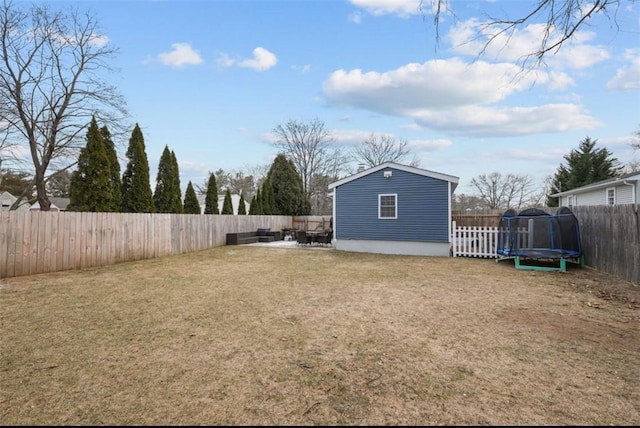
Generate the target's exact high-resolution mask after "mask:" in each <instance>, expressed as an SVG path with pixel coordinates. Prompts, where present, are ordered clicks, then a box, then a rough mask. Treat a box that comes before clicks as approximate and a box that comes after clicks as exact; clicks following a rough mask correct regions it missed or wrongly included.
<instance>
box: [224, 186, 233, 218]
mask: <svg viewBox="0 0 640 428" xmlns="http://www.w3.org/2000/svg"><path fill="white" fill-rule="evenodd" d="M222 214H233V202H232V201H231V190H229V189H227V191H226V192H224V202H223V203H222Z"/></svg>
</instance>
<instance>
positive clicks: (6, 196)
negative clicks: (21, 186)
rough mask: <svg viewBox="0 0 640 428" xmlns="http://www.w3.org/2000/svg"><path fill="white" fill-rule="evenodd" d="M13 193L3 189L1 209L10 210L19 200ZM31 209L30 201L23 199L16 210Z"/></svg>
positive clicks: (0, 201) (0, 199) (0, 196)
mask: <svg viewBox="0 0 640 428" xmlns="http://www.w3.org/2000/svg"><path fill="white" fill-rule="evenodd" d="M17 199H18V198H16V197H15V196H13V195H12V194H11V193H9V192H6V191H3V192H0V211H9V208H11V205H13V203H14V202H15V201H16V200H17ZM28 209H29V202H27V201H26V200H23V202H22V203H21V204H20V206H19V207H18V209H17V210H16V211H27V210H28Z"/></svg>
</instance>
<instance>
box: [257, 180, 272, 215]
mask: <svg viewBox="0 0 640 428" xmlns="http://www.w3.org/2000/svg"><path fill="white" fill-rule="evenodd" d="M260 196H261V197H262V199H261V201H260V202H261V205H262V214H265V215H271V214H273V204H272V199H273V189H272V188H271V184H270V183H269V180H265V181H264V183H262V191H261V192H260Z"/></svg>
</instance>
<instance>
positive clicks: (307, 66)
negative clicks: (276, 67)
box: [291, 64, 311, 74]
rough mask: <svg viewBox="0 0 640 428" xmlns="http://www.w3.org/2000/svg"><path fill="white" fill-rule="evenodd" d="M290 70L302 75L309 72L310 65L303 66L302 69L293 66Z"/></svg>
mask: <svg viewBox="0 0 640 428" xmlns="http://www.w3.org/2000/svg"><path fill="white" fill-rule="evenodd" d="M291 68H292V69H293V70H296V71H299V72H300V73H301V74H304V73H308V72H309V71H311V64H305V65H303V66H302V67H300V66H298V65H293V66H291Z"/></svg>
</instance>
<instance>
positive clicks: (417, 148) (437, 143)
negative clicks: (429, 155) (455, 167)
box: [408, 139, 453, 153]
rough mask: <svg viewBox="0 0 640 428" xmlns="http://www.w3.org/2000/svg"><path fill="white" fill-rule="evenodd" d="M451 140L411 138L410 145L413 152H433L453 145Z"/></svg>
mask: <svg viewBox="0 0 640 428" xmlns="http://www.w3.org/2000/svg"><path fill="white" fill-rule="evenodd" d="M452 145H453V143H452V142H451V140H445V139H434V140H409V141H408V147H409V149H410V150H411V151H413V152H418V153H420V152H433V151H436V150H440V149H445V148H447V147H451V146H452Z"/></svg>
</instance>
